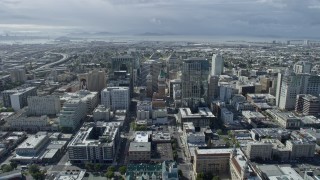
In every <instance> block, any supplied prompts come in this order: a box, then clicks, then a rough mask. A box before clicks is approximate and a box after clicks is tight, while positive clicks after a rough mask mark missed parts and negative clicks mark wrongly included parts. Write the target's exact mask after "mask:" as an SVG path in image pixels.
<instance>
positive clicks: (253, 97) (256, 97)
mask: <svg viewBox="0 0 320 180" xmlns="http://www.w3.org/2000/svg"><path fill="white" fill-rule="evenodd" d="M247 100H248V101H249V102H251V103H268V104H269V105H271V106H275V105H276V97H274V96H273V95H271V94H247Z"/></svg>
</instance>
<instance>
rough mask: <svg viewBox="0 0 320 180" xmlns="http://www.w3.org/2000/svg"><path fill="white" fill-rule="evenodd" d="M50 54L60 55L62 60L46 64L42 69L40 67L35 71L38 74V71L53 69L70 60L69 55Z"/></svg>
mask: <svg viewBox="0 0 320 180" xmlns="http://www.w3.org/2000/svg"><path fill="white" fill-rule="evenodd" d="M49 54H60V55H62V58H61V59H60V60H58V61H55V62H52V63H49V64H45V65H43V66H41V67H38V68H37V69H34V70H33V71H35V72H37V71H41V70H45V69H48V68H51V67H53V66H55V65H58V64H61V63H63V62H65V61H67V60H68V58H69V55H68V54H65V53H52V52H50V53H49Z"/></svg>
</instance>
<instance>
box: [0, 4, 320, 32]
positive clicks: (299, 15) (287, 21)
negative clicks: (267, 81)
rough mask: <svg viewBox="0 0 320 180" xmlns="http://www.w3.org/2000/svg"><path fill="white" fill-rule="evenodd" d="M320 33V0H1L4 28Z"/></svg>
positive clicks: (0, 25)
mask: <svg viewBox="0 0 320 180" xmlns="http://www.w3.org/2000/svg"><path fill="white" fill-rule="evenodd" d="M73 30H77V31H106V32H116V33H117V32H121V33H129V34H130V33H132V34H136V33H144V32H158V33H175V34H185V35H186V34H190V35H236V36H279V37H297V38H298V37H316V38H319V37H320V33H319V32H320V0H0V32H13V31H15V32H17V31H20V32H28V31H29V32H38V31H41V32H54V31H56V32H58V31H64V32H68V31H73Z"/></svg>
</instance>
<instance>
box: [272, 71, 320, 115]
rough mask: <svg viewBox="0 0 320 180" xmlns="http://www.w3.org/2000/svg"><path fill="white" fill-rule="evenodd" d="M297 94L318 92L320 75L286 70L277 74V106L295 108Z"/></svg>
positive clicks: (319, 92) (315, 94) (315, 93)
mask: <svg viewBox="0 0 320 180" xmlns="http://www.w3.org/2000/svg"><path fill="white" fill-rule="evenodd" d="M298 94H311V95H314V96H318V95H319V94H320V76H318V75H312V74H297V73H293V72H290V71H289V70H287V71H286V72H285V73H279V74H278V83H277V94H276V100H277V106H278V107H279V108H280V109H286V110H292V109H295V104H296V97H297V95H298Z"/></svg>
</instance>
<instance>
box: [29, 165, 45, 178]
mask: <svg viewBox="0 0 320 180" xmlns="http://www.w3.org/2000/svg"><path fill="white" fill-rule="evenodd" d="M28 170H29V173H30V175H31V176H32V177H33V179H35V180H43V179H45V176H46V175H45V174H46V171H41V170H40V168H39V166H38V165H36V164H32V165H30V166H29V169H28Z"/></svg>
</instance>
